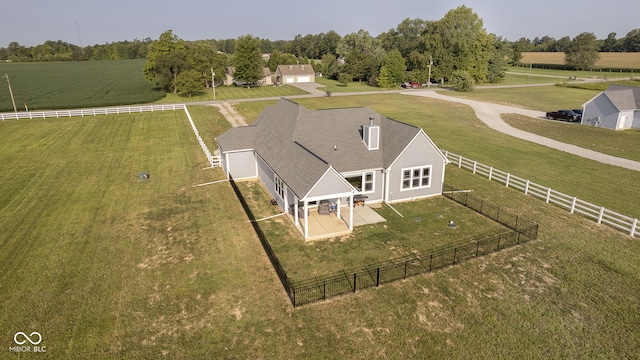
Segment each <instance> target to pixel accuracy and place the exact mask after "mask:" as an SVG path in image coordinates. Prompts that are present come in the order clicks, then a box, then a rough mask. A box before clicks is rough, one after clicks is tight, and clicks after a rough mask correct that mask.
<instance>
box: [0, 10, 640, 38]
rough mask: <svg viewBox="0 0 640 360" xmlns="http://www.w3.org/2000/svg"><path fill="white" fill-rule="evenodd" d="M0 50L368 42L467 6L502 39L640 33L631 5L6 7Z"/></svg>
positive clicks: (0, 19)
mask: <svg viewBox="0 0 640 360" xmlns="http://www.w3.org/2000/svg"><path fill="white" fill-rule="evenodd" d="M2 2H3V3H4V4H0V47H7V46H8V45H9V43H10V42H12V41H16V42H18V43H20V44H21V45H23V46H35V45H39V44H42V43H44V42H45V41H47V40H53V41H57V40H62V41H64V42H68V43H72V44H76V45H82V46H87V45H95V44H105V43H109V42H116V41H124V40H129V41H131V40H134V39H140V40H142V39H145V38H151V39H154V40H155V39H157V38H158V37H159V36H160V34H162V33H163V32H164V31H166V30H173V33H174V34H175V35H177V36H178V37H180V38H182V39H184V40H204V39H231V38H237V37H238V36H242V35H247V34H251V35H253V36H257V37H260V38H263V39H269V40H292V39H293V38H294V36H295V35H297V34H301V35H303V36H304V35H307V34H319V33H326V32H328V31H330V30H334V31H336V32H337V33H338V34H340V35H342V36H344V35H346V34H349V33H352V32H357V31H358V30H360V29H363V30H366V31H368V32H369V33H370V34H371V35H372V36H377V35H379V34H380V33H382V32H385V31H388V30H389V29H391V28H395V27H396V26H397V25H398V24H399V23H400V22H401V21H402V20H403V19H406V18H411V19H415V18H420V19H424V20H439V19H441V18H442V17H443V16H444V15H445V14H446V13H447V12H448V11H449V10H452V9H455V8H457V7H459V6H461V5H465V6H467V7H470V8H471V9H473V11H474V12H475V13H476V14H478V16H479V17H480V18H482V20H483V22H484V27H485V29H486V30H487V31H488V32H489V33H493V34H496V35H499V36H502V37H503V38H505V39H507V40H513V41H515V40H518V39H520V38H522V37H525V38H528V39H534V38H535V37H543V36H550V37H553V38H555V39H560V38H562V37H564V36H569V37H570V38H573V37H575V36H576V35H578V34H580V33H582V32H591V33H594V34H595V35H596V37H597V38H598V39H605V38H606V37H607V35H608V34H609V33H611V32H615V33H616V34H617V38H622V37H624V36H625V35H626V34H627V33H628V32H629V31H631V30H633V29H636V28H640V17H638V14H640V1H635V0H605V1H595V0H526V1H523V0H466V1H448V0H441V1H437V0H436V1H433V0H432V1H429V0H319V1H290V0H271V1H268V0H267V1H264V0H227V1H219V0H218V1H217V0H208V1H204V0H190V1H176V0H154V1H142V0H109V1H104V0H101V1H96V0H55V1H52V0H19V1H18V0H3V1H2Z"/></svg>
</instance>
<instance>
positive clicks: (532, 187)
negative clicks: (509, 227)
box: [442, 150, 640, 237]
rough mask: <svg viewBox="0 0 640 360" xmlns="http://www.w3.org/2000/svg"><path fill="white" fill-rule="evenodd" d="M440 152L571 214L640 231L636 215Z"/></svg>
mask: <svg viewBox="0 0 640 360" xmlns="http://www.w3.org/2000/svg"><path fill="white" fill-rule="evenodd" d="M442 152H443V153H444V154H445V156H446V157H447V159H449V161H451V163H453V164H455V165H456V166H458V167H459V168H461V169H466V170H469V171H471V172H473V173H474V174H477V175H480V176H483V177H486V178H488V179H489V180H493V181H497V182H499V183H501V184H504V185H505V186H507V187H511V188H514V189H517V190H520V191H522V192H524V193H525V195H531V196H533V197H537V198H539V199H542V200H544V201H545V202H546V203H548V204H553V205H556V206H558V207H560V208H563V209H565V210H567V211H569V212H570V213H572V214H574V213H577V214H581V215H584V216H586V217H588V218H590V219H592V220H595V221H596V222H597V223H598V224H605V225H608V226H611V227H613V228H615V229H618V230H620V231H624V232H625V233H627V234H629V235H630V236H635V237H640V231H638V230H639V229H638V219H636V218H632V217H630V216H627V215H623V214H619V213H617V212H615V211H611V210H609V209H606V208H605V207H604V206H598V205H594V204H591V203H588V202H586V201H584V200H580V199H578V198H576V197H575V196H569V195H566V194H563V193H561V192H558V191H555V190H553V189H551V188H548V187H544V186H542V185H538V184H536V183H534V182H531V181H529V180H526V179H523V178H520V177H518V176H515V175H513V174H510V173H508V172H504V171H501V170H498V169H495V168H493V167H491V166H487V165H484V164H481V163H479V162H477V161H474V160H470V159H467V158H464V157H462V156H461V155H457V154H454V153H450V152H448V151H446V150H442Z"/></svg>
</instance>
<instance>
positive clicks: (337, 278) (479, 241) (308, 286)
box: [230, 179, 538, 307]
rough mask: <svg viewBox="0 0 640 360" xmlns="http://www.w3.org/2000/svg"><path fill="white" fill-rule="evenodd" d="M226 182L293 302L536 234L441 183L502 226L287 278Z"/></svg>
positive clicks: (533, 227)
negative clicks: (341, 267) (401, 254)
mask: <svg viewBox="0 0 640 360" xmlns="http://www.w3.org/2000/svg"><path fill="white" fill-rule="evenodd" d="M230 182H231V186H232V187H233V190H234V191H235V193H236V195H237V196H238V199H239V200H240V203H241V204H242V207H243V208H244V210H245V212H246V213H247V216H248V217H249V219H250V220H252V221H251V224H252V225H253V228H254V230H255V231H256V234H257V235H258V238H259V239H260V242H261V243H262V246H263V248H264V250H265V252H266V253H267V256H268V257H269V260H270V261H271V264H272V265H273V267H274V269H275V270H276V273H277V274H278V277H279V278H280V281H281V282H282V285H283V286H284V289H285V291H286V292H287V295H288V296H289V298H290V299H291V302H292V304H293V306H294V307H296V306H301V305H305V304H309V303H313V302H317V301H322V300H326V299H328V298H331V297H335V296H339V295H343V294H347V293H351V292H356V291H357V290H358V289H365V288H369V287H374V286H380V285H382V284H385V283H389V282H392V281H396V280H401V279H406V278H408V277H410V276H414V275H418V274H422V273H426V272H431V271H434V270H437V269H441V268H444V267H448V266H452V265H455V264H457V263H460V262H463V261H466V260H469V259H474V258H477V257H480V256H484V255H487V254H490V253H493V252H496V251H499V250H501V249H504V248H507V247H511V246H514V245H517V244H520V243H523V242H527V241H531V240H535V239H536V238H537V236H538V224H536V223H534V222H531V221H528V220H525V219H522V218H521V217H519V216H516V215H513V214H511V213H509V212H507V211H505V210H502V209H500V208H499V207H496V206H493V205H491V204H488V203H487V202H485V201H483V200H481V199H478V198H476V197H473V196H471V195H469V194H468V193H465V192H459V191H458V190H456V189H454V188H453V187H451V186H449V185H445V188H444V191H443V195H444V196H446V197H447V198H449V199H452V200H453V201H456V202H458V203H460V204H462V205H464V206H467V207H469V208H470V209H473V210H475V211H477V212H479V213H481V214H483V215H485V216H487V217H489V218H491V219H493V220H495V221H497V222H499V223H501V224H503V225H504V226H505V227H507V228H508V229H505V230H503V231H497V232H491V233H486V234H483V235H479V236H476V237H473V238H471V239H467V240H464V241H461V242H458V243H455V244H451V245H448V246H445V247H441V248H436V249H431V250H429V252H428V253H426V254H422V253H419V252H417V253H414V254H412V255H408V256H404V257H400V258H396V259H391V260H387V261H383V262H379V263H372V264H367V265H365V266H363V267H360V268H355V269H349V270H343V271H340V272H337V273H334V274H329V275H326V276H321V277H314V278H310V279H305V280H300V281H291V279H289V278H288V277H287V274H286V272H285V271H284V268H283V267H282V265H281V264H280V261H279V260H278V257H277V256H276V254H275V253H274V252H273V249H271V245H269V241H268V240H267V238H266V236H265V235H264V233H263V232H262V229H260V225H259V224H258V223H257V222H256V221H255V217H254V216H253V213H252V212H251V209H250V208H249V205H248V204H247V202H246V200H245V199H244V197H243V196H242V193H241V192H240V190H239V189H238V187H237V186H236V184H235V182H234V181H233V179H230Z"/></svg>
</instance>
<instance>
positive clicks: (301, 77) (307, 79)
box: [298, 75, 311, 83]
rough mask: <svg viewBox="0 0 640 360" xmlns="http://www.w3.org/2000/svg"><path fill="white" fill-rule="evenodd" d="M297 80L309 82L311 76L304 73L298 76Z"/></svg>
mask: <svg viewBox="0 0 640 360" xmlns="http://www.w3.org/2000/svg"><path fill="white" fill-rule="evenodd" d="M298 82H299V83H306V82H311V76H309V75H306V76H298Z"/></svg>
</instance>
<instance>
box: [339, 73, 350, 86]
mask: <svg viewBox="0 0 640 360" xmlns="http://www.w3.org/2000/svg"><path fill="white" fill-rule="evenodd" d="M352 81H353V77H352V76H351V74H349V73H341V74H340V75H339V76H338V82H339V83H340V84H342V85H343V86H347V84H348V83H350V82H352Z"/></svg>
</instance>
